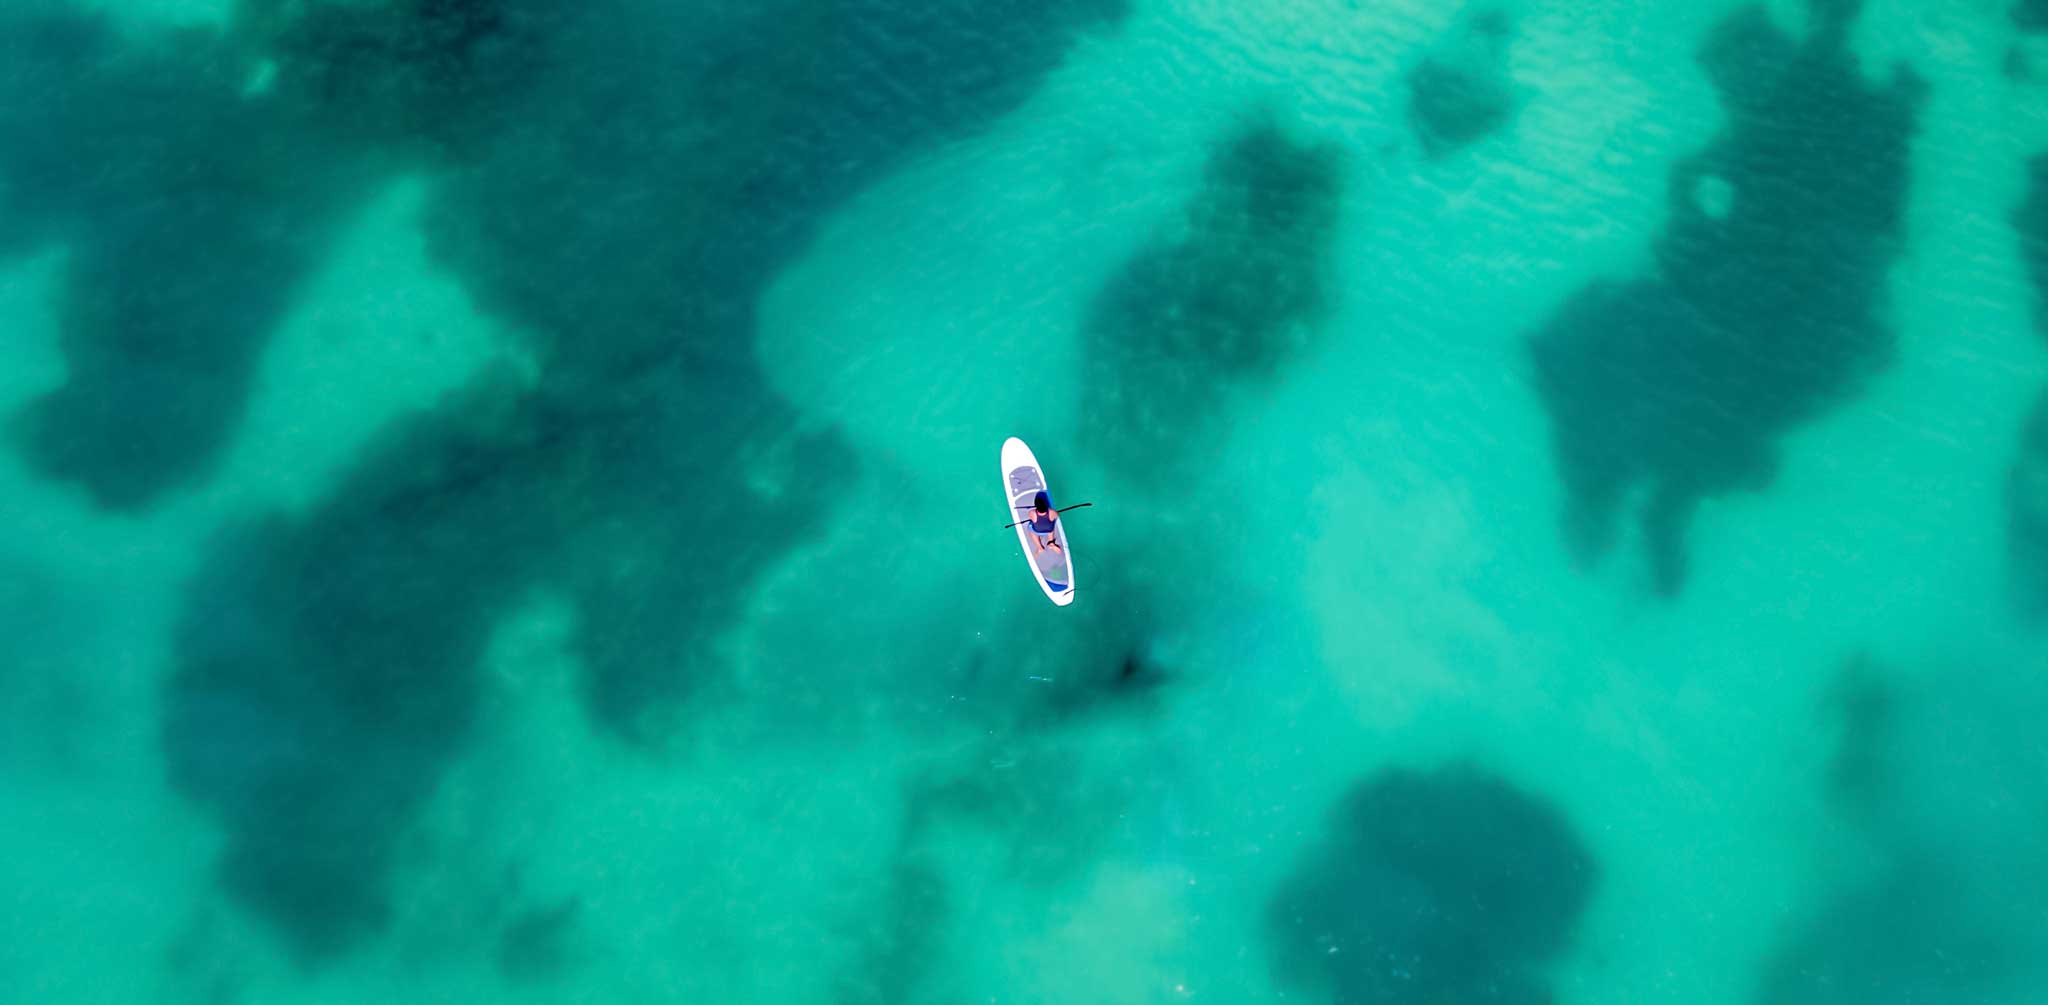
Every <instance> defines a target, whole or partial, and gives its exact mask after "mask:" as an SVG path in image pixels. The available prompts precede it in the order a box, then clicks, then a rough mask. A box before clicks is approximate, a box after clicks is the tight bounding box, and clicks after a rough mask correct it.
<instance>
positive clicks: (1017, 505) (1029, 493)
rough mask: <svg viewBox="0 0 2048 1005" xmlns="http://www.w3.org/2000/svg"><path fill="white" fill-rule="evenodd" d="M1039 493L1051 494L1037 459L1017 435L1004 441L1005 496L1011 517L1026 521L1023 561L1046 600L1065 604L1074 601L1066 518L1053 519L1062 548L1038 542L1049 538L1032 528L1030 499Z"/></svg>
mask: <svg viewBox="0 0 2048 1005" xmlns="http://www.w3.org/2000/svg"><path fill="white" fill-rule="evenodd" d="M1040 492H1044V493H1045V494H1046V495H1048V496H1050V495H1052V489H1050V488H1048V487H1046V484H1045V471H1044V470H1043V469H1041V468H1040V467H1039V466H1038V458H1037V457H1035V456H1033V455H1032V453H1031V448H1030V447H1027V446H1025V445H1024V441H1023V440H1020V439H1018V438H1016V437H1014V436H1012V437H1010V438H1009V439H1007V440H1004V441H1003V495H1005V496H1007V497H1008V498H1009V500H1010V519H1012V520H1022V521H1024V522H1023V523H1020V524H1018V525H1017V543H1018V544H1021V545H1023V546H1024V562H1025V564H1027V565H1029V566H1031V575H1032V577H1033V578H1035V579H1037V580H1038V588H1039V589H1041V590H1044V591H1045V596H1046V599H1048V600H1050V601H1052V602H1053V603H1055V604H1058V605H1059V606H1061V607H1065V606H1067V605H1068V604H1071V603H1073V602H1074V556H1073V553H1072V552H1071V551H1069V550H1068V549H1067V518H1066V517H1064V516H1063V517H1060V518H1059V519H1057V520H1055V521H1053V531H1052V534H1051V535H1050V537H1049V540H1051V541H1053V542H1054V543H1057V544H1058V545H1059V547H1058V548H1050V547H1048V548H1042V549H1041V548H1040V547H1039V542H1040V541H1043V540H1048V538H1047V537H1043V536H1041V535H1039V534H1038V533H1037V532H1035V531H1033V530H1032V529H1031V500H1032V497H1034V496H1036V495H1037V494H1038V493H1040ZM1059 505H1060V502H1059V499H1057V498H1054V499H1053V501H1052V506H1053V508H1054V509H1058V508H1059Z"/></svg>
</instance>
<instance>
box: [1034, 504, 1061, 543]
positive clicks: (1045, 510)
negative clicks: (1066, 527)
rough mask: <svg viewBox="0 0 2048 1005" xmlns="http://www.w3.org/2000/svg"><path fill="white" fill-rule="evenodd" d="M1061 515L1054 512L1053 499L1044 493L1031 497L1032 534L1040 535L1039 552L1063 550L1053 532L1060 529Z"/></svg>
mask: <svg viewBox="0 0 2048 1005" xmlns="http://www.w3.org/2000/svg"><path fill="white" fill-rule="evenodd" d="M1059 519H1060V515H1059V514H1058V513H1055V512H1053V511H1052V497H1050V496H1048V495H1046V494H1045V493H1043V492H1040V493H1038V494H1037V495H1034V496H1032V497H1031V532H1032V533H1033V534H1036V535H1038V550H1039V551H1044V550H1045V549H1047V548H1051V549H1052V550H1054V551H1059V550H1061V548H1060V543H1059V541H1058V540H1056V539H1054V538H1053V536H1052V535H1053V531H1055V530H1058V529H1059Z"/></svg>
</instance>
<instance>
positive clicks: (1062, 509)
mask: <svg viewBox="0 0 2048 1005" xmlns="http://www.w3.org/2000/svg"><path fill="white" fill-rule="evenodd" d="M1093 505H1095V504H1094V503H1075V504H1073V505H1072V506H1062V507H1060V508H1059V509H1056V510H1053V512H1054V513H1065V512H1066V511H1068V510H1070V509H1080V508H1081V507H1083V506H1093ZM1010 508H1011V509H1030V508H1031V507H1029V506H1012V507H1010ZM1030 522H1031V521H1029V520H1019V521H1017V523H1030ZM1017 523H1006V524H1004V525H1003V529H1004V530H1009V529H1010V528H1012V527H1015V526H1017Z"/></svg>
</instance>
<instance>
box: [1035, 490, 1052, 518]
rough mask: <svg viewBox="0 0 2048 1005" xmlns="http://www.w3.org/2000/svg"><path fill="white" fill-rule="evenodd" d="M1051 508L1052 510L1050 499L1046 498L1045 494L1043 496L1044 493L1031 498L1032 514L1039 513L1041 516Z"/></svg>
mask: <svg viewBox="0 0 2048 1005" xmlns="http://www.w3.org/2000/svg"><path fill="white" fill-rule="evenodd" d="M1051 508H1052V499H1050V498H1048V497H1047V496H1046V494H1045V493H1043V492H1040V493H1039V494H1037V495H1035V496H1032V497H1031V511H1032V512H1034V513H1040V514H1042V513H1044V512H1045V511H1046V510H1049V509H1051Z"/></svg>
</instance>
